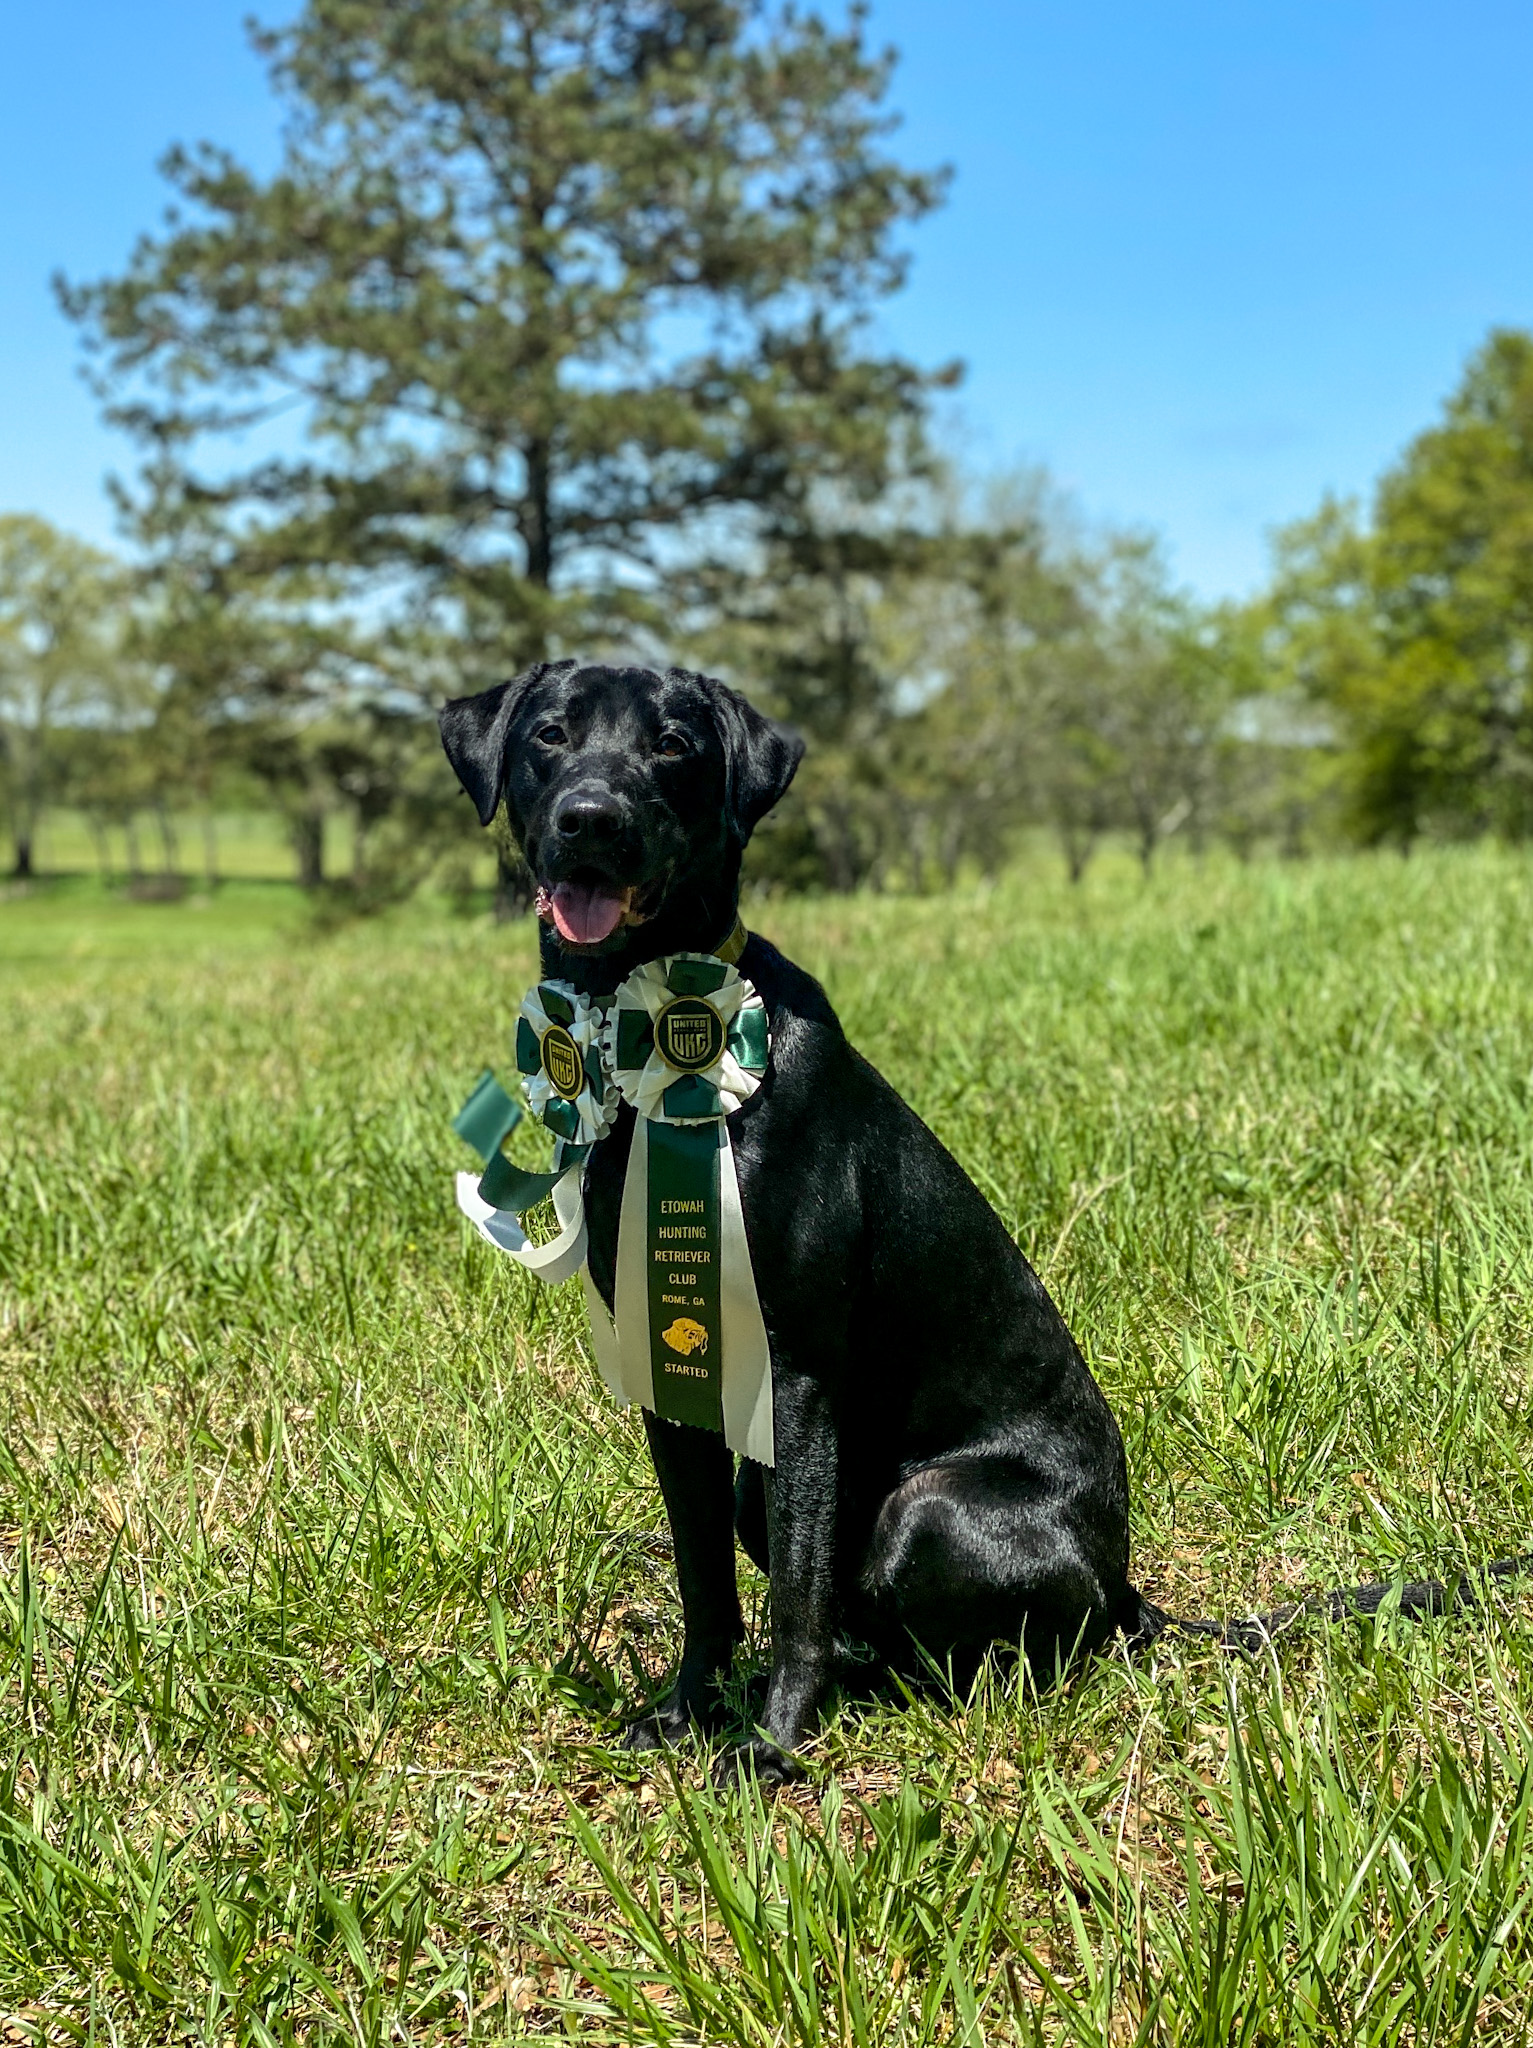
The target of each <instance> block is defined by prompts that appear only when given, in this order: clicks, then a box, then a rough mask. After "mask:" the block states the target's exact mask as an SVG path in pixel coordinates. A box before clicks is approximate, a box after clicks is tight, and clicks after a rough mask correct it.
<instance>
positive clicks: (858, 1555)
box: [441, 661, 1164, 1781]
mask: <svg viewBox="0 0 1533 2048" xmlns="http://www.w3.org/2000/svg"><path fill="white" fill-rule="evenodd" d="M441 728H442V740H443V744H444V746H445V747H446V750H447V755H448V759H449V760H450V761H451V763H452V765H453V767H454V769H455V770H456V771H457V774H458V777H459V779H460V781H461V782H462V784H463V786H464V788H465V789H466V790H467V791H468V793H469V795H470V796H471V797H472V798H473V800H474V803H475V805H476V807H477V809H478V812H479V818H480V822H481V823H482V824H486V825H487V824H489V823H490V821H491V820H492V819H493V817H494V816H495V813H496V810H497V808H498V806H499V804H500V802H501V800H502V798H504V799H505V802H506V807H507V812H508V815H509V819H510V824H511V827H512V830H513V832H514V833H515V835H516V838H517V840H518V842H519V844H520V845H521V847H522V849H523V851H524V854H525V857H526V860H527V863H528V865H529V867H530V868H531V870H532V873H533V875H534V877H535V879H536V881H537V884H538V910H539V914H540V916H541V918H542V919H543V930H542V935H541V938H542V956H543V971H544V973H545V974H546V975H547V976H549V977H550V978H554V977H557V978H561V979H564V980H567V981H570V982H573V983H574V984H575V986H576V987H578V988H581V989H583V990H585V991H586V992H587V993H589V994H590V995H592V996H594V997H606V996H609V995H611V994H612V993H613V991H614V990H615V989H616V988H617V987H618V985H619V984H620V983H621V982H622V981H623V980H624V979H625V977H626V976H627V975H628V974H629V973H630V972H631V971H632V970H633V968H634V967H636V966H637V965H639V964H640V963H641V962H642V961H645V960H651V959H654V958H656V957H658V956H660V955H662V954H668V953H674V952H681V951H690V952H711V951H713V950H714V949H715V948H717V947H718V946H719V945H721V944H722V943H723V942H724V941H725V939H726V937H727V936H728V934H729V933H730V931H731V930H732V928H733V926H734V923H735V917H736V905H737V901H738V897H739V886H740V857H741V852H742V849H743V848H744V846H745V843H746V841H747V840H748V839H749V838H750V835H751V832H752V830H753V828H754V827H755V826H756V825H757V824H758V823H759V821H760V820H761V819H762V818H763V817H764V816H765V814H766V813H767V812H768V811H769V810H770V809H771V808H772V806H773V805H774V804H775V803H776V802H777V801H778V799H779V798H780V797H781V796H782V795H783V793H784V791H785V790H786V789H787V787H788V784H789V783H790V782H791V781H792V779H793V773H794V770H795V769H796V768H797V766H798V763H799V759H800V756H801V754H802V752H803V744H802V742H801V741H800V740H799V739H798V738H797V737H796V736H795V735H794V734H792V733H790V732H788V731H787V730H785V729H784V728H783V727H782V726H780V725H777V724H775V723H774V722H773V721H772V720H771V719H769V718H765V717H763V716H762V715H761V714H760V713H759V712H758V711H756V710H755V709H754V708H753V707H752V706H751V705H750V704H749V703H748V702H747V701H746V700H745V699H744V698H743V697H741V696H739V695H737V694H736V692H735V691H733V690H731V689H728V688H726V687H725V685H724V684H722V683H719V682H716V681H714V680H712V679H711V678H709V677H707V676H702V675H695V674H692V673H690V672H688V671H684V670H680V669H668V670H666V671H665V672H664V673H657V672H656V671H654V670H652V669H645V668H612V667H600V666H582V665H580V664H578V663H576V662H574V661H561V662H552V663H542V664H539V665H538V666H537V667H534V668H531V669H529V670H528V671H527V672H526V674H525V675H521V676H518V677H517V678H516V679H515V680H514V681H512V682H509V683H502V684H500V685H498V686H497V687H496V688H494V689H492V690H487V691H485V692H484V694H483V695H481V696H477V697H466V698H461V699H459V700H458V701H457V702H455V703H451V704H449V705H448V706H447V707H446V709H445V710H444V711H443V712H442V714H441ZM739 964H740V971H741V973H742V974H744V975H745V976H746V977H747V978H748V979H749V980H750V981H752V982H753V983H754V984H755V986H756V988H757V989H758V991H759V992H760V994H761V996H762V999H763V1001H764V1002H765V1004H766V1007H767V1011H768V1015H769V1018H770V1024H771V1042H772V1052H771V1061H770V1065H769V1068H768V1071H767V1075H766V1078H765V1081H764V1082H763V1085H762V1087H761V1088H760V1090H759V1091H758V1093H757V1094H755V1095H754V1096H753V1097H752V1098H751V1099H750V1101H748V1102H747V1103H746V1104H745V1105H744V1106H743V1107H742V1108H740V1109H739V1110H737V1111H736V1112H735V1114H734V1116H733V1117H732V1118H731V1121H730V1134H731V1139H732V1142H733V1146H734V1152H735V1159H736V1164H737V1168H738V1172H739V1177H740V1188H741V1194H742V1199H743V1205H744V1211H745V1220H746V1226H747V1233H748V1238H749V1243H750V1251H751V1261H752V1265H753V1267H754V1269H755V1274H756V1281H757V1287H758V1291H759V1294H760V1298H761V1306H762V1313H763V1316H764V1319H765V1322H766V1328H767V1333H768V1337H769V1340H770V1344H771V1353H772V1391H773V1403H774V1418H775V1436H776V1460H777V1462H776V1470H775V1472H773V1473H771V1474H764V1473H763V1470H762V1468H761V1467H760V1466H759V1465H753V1464H750V1463H749V1462H747V1461H742V1466H741V1472H740V1477H739V1481H738V1484H737V1482H736V1476H735V1472H734V1469H733V1468H734V1460H733V1458H732V1456H731V1454H730V1452H729V1451H728V1449H727V1448H726V1446H725V1443H724V1439H723V1437H722V1436H719V1435H716V1434H714V1433H713V1432H711V1431H707V1430H702V1429H694V1428H689V1427H687V1426H685V1425H682V1424H677V1423H672V1422H665V1421H661V1420H659V1419H657V1418H656V1417H655V1416H653V1415H651V1414H649V1413H648V1412H646V1413H645V1416H644V1427H645V1429H646V1431H647V1432H648V1436H649V1444H650V1450H651V1452H652V1454H653V1456H654V1461H655V1470H656V1473H657V1474H658V1475H659V1480H660V1487H661V1491H662V1493H663V1495H664V1497H665V1506H666V1512H667V1514H668V1515H669V1517H670V1522H671V1529H672V1532H673V1535H674V1538H675V1548H676V1569H677V1576H678V1579H679V1581H680V1588H681V1600H682V1610H683V1614H684V1617H685V1627H686V1638H685V1649H684V1654H683V1656H682V1661H681V1669H680V1672H679V1674H678V1676H677V1679H676V1683H675V1684H674V1686H673V1687H672V1688H671V1690H670V1691H669V1692H668V1693H667V1694H666V1695H665V1697H664V1698H663V1699H662V1700H661V1701H660V1702H659V1704H658V1706H657V1707H656V1708H655V1709H654V1710H653V1711H652V1712H651V1713H649V1714H648V1715H646V1716H645V1717H644V1718H642V1719H639V1720H637V1721H635V1722H633V1723H632V1724H631V1726H630V1728H629V1732H628V1741H629V1742H630V1744H631V1745H632V1746H633V1747H635V1748H640V1749H643V1748H649V1747H652V1746H654V1745H657V1744H659V1743H662V1742H666V1741H669V1740H670V1739H672V1738H673V1737H675V1736H676V1735H678V1734H680V1733H681V1732H682V1731H683V1730H684V1729H686V1728H687V1727H688V1726H689V1725H692V1724H696V1725H698V1726H701V1727H702V1728H704V1729H707V1728H711V1727H713V1726H715V1725H716V1723H717V1718H718V1715H719V1682H720V1680H721V1678H722V1677H723V1676H724V1675H725V1674H726V1673H727V1672H728V1670H729V1667H730V1662H731V1658H732V1655H733V1652H734V1648H735V1645H736V1643H737V1642H738V1641H739V1639H740V1636H741V1632H742V1630H741V1618H740V1604H739V1597H738V1594H737V1591H736V1585H735V1557H734V1538H735V1534H736V1532H737V1530H738V1534H739V1536H740V1540H741V1543H742V1545H743V1547H744V1548H745V1550H746V1552H747V1554H748V1555H749V1556H750V1557H752V1558H753V1559H754V1560H755V1561H756V1563H757V1564H759V1565H760V1566H761V1568H762V1569H763V1570H764V1571H766V1572H767V1573H768V1575H769V1578H770V1582H771V1623H772V1668H771V1676H770V1679H769V1682H768V1688H767V1694H766V1702H765V1706H764V1709H763V1711H762V1716H761V1730H762V1732H760V1733H758V1734H757V1735H756V1736H754V1737H752V1738H751V1739H750V1740H749V1741H748V1742H745V1743H742V1744H740V1745H739V1746H738V1747H737V1748H735V1749H733V1750H731V1751H730V1752H728V1755H727V1757H726V1760H725V1765H724V1769H725V1770H726V1771H727V1770H738V1769H740V1768H742V1767H743V1768H745V1769H754V1770H755V1771H756V1772H757V1773H758V1774H759V1775H760V1776H761V1778H762V1779H763V1780H766V1781H775V1780H780V1779H783V1778H786V1777H789V1776H793V1775H797V1766H796V1765H795V1764H794V1763H793V1761H792V1752H793V1751H794V1750H795V1748H796V1747H797V1746H798V1745H799V1744H800V1743H801V1742H802V1741H803V1740H804V1738H805V1737H806V1735H808V1734H809V1733H810V1731H811V1730H812V1729H813V1727H814V1725H815V1720H816V1716H817V1714H818V1711H819V1708H820V1705H821V1702H822V1699H823V1697H824V1694H825V1691H826V1688H827V1685H828V1684H829V1682H830V1680H831V1677H832V1675H833V1670H834V1664H835V1655H836V1646H837V1639H838V1634H839V1635H842V1636H851V1637H853V1638H857V1639H860V1640H861V1641H863V1642H866V1643H869V1644H871V1645H873V1646H874V1647H875V1648H876V1649H878V1650H879V1651H880V1652H881V1653H882V1654H886V1655H888V1656H889V1657H891V1658H898V1657H899V1655H900V1654H901V1652H902V1651H904V1652H908V1651H909V1648H910V1645H911V1642H912V1640H914V1642H915V1643H918V1644H920V1645H922V1646H924V1648H925V1649H926V1650H927V1651H928V1652H930V1653H931V1654H933V1655H934V1656H936V1657H937V1658H938V1659H945V1658H949V1657H952V1658H955V1659H958V1660H968V1659H973V1658H976V1657H978V1656H979V1655H981V1654H982V1653H983V1651H984V1650H985V1648H986V1646H988V1645H989V1644H992V1643H995V1642H1004V1643H1013V1644H1015V1643H1018V1642H1020V1643H1021V1644H1022V1645H1023V1648H1024V1652H1025V1654H1026V1656H1027V1657H1028V1659H1029V1661H1030V1663H1031V1664H1032V1665H1033V1667H1034V1668H1035V1669H1036V1670H1037V1671H1038V1672H1039V1674H1040V1676H1052V1674H1053V1672H1054V1671H1055V1669H1056V1668H1057V1667H1058V1666H1059V1665H1060V1664H1063V1663H1066V1662H1068V1661H1069V1660H1070V1659H1071V1658H1073V1657H1075V1656H1076V1655H1078V1654H1080V1653H1081V1652H1084V1651H1089V1650H1093V1649H1096V1648H1098V1647H1099V1646H1100V1645H1101V1644H1102V1643H1103V1642H1105V1641H1106V1640H1107V1638H1108V1637H1109V1636H1110V1635H1111V1634H1112V1632H1113V1631H1114V1630H1122V1631H1123V1632H1124V1633H1125V1634H1128V1635H1130V1636H1145V1635H1150V1634H1153V1633H1154V1632H1155V1631H1156V1629H1157V1628H1158V1627H1159V1626H1160V1625H1161V1624H1162V1622H1163V1620H1164V1617H1162V1616H1161V1615H1160V1614H1159V1612H1158V1611H1157V1610H1156V1609H1155V1608H1153V1607H1151V1606H1150V1605H1149V1604H1148V1603H1147V1602H1145V1601H1144V1600H1143V1599H1142V1598H1141V1597H1140V1595H1139V1594H1138V1593H1137V1592H1136V1591H1135V1590H1134V1588H1133V1587H1132V1586H1131V1585H1130V1584H1129V1579H1128V1550H1129V1542H1128V1506H1129V1496H1128V1474H1127V1468H1126V1465H1125V1460H1124V1455H1123V1440H1122V1438H1121V1437H1120V1435H1119V1433H1118V1427H1117V1424H1116V1423H1115V1422H1114V1420H1113V1416H1112V1411H1111V1410H1110V1409H1109V1407H1108V1405H1107V1402H1106V1401H1105V1400H1104V1398H1103V1396H1102V1393H1101V1391H1100V1389H1099V1388H1098V1386H1097V1384H1096V1382H1095V1380H1094V1379H1093V1378H1092V1376H1091V1373H1090V1372H1089V1370H1088V1369H1087V1366H1086V1363H1085V1360H1084V1359H1083V1358H1082V1357H1081V1354H1080V1352H1079V1350H1078V1349H1077V1347H1076V1345H1075V1342H1074V1340H1073V1339H1072V1338H1071V1335H1070V1332H1069V1331H1068V1330H1067V1329H1066V1327H1065V1324H1064V1321H1063V1319H1062V1318H1061V1316H1060V1314H1059V1311H1058V1310H1057V1309H1056V1308H1055V1306H1054V1304H1053V1302H1052V1301H1051V1300H1050V1299H1049V1297H1048V1295H1047V1293H1046V1292H1045V1291H1044V1288H1043V1286H1042V1283H1041V1282H1040V1281H1039V1279H1038V1276H1037V1274H1036V1273H1034V1271H1033V1269H1032V1267H1031V1266H1030V1265H1029V1264H1028V1262H1027V1260H1026V1259H1025V1258H1023V1256H1022V1254H1021V1253H1020V1252H1019V1251H1018V1250H1017V1247H1016V1246H1015V1245H1014V1244H1013V1243H1012V1241H1011V1239H1010V1238H1009V1237H1008V1236H1007V1234H1006V1231H1005V1230H1004V1228H1003V1227H1002V1225H1001V1222H1000V1219H999V1217H997V1215H996V1214H995V1212H994V1210H993V1209H992V1208H991V1207H990V1205H989V1203H988V1202H987V1201H986V1200H985V1199H984V1197H983V1196H982V1195H981V1194H980V1193H979V1191H978V1189H977V1188H976V1187H975V1186H974V1184H973V1182H972V1181H971V1180H970V1179H969V1177H968V1176H967V1174H965V1173H964V1171H963V1169H962V1168H961V1167H960V1166H959V1165H958V1163H957V1161H956V1160H954V1159H953V1158H952V1156H951V1155H950V1154H949V1153H948V1152H946V1151H945V1150H944V1149H943V1147H942V1146H941V1145H940V1144H939V1143H938V1142H937V1140H936V1138H934V1137H933V1136H932V1134H931V1132H930V1131H929V1130H927V1128H926V1126H925V1125H924V1124H923V1123H922V1122H921V1120H920V1118H919V1117H917V1116H916V1115H915V1113H914V1112H913V1111H912V1110H910V1109H909V1108H908V1107H907V1106H906V1105H905V1103H904V1102H902V1101H901V1100H900V1098H899V1096H898V1095H896V1094H895V1092H894V1090H893V1089H892V1088H891V1087H890V1086H889V1084H888V1082H887V1081H885V1080H884V1079H883V1078H882V1076H881V1075H879V1074H878V1073H877V1072H875V1070H874V1069H873V1068H872V1067H870V1066H869V1065H868V1063H867V1061H866V1060H864V1059H862V1058H861V1057H860V1056H859V1055H858V1054H857V1053H856V1052H855V1051H854V1050H853V1049H852V1047H851V1046H850V1045H849V1044H848V1043H847V1041H846V1038H845V1035H844V1034H843V1032H842V1030H841V1026H840V1025H839V1023H838V1022H837V1021H836V1016H835V1012H834V1011H833V1010H832V1009H831V1007H830V1004H829V1003H828V1002H827V1001H826V999H825V994H824V991H823V990H822V989H821V988H820V987H819V985H818V983H817V982H815V981H813V980H811V979H810V977H809V976H808V975H807V974H805V973H803V972H802V971H801V970H800V969H799V968H797V967H795V966H794V965H793V963H792V962H791V961H789V960H785V959H784V958H783V956H782V955H781V954H780V953H779V952H777V951H776V950H775V948H774V947H772V946H770V945H768V944H767V942H766V941H765V940H764V939H762V938H759V937H756V936H752V937H751V939H750V941H749V944H748V945H747V947H746V949H745V952H744V954H743V956H742V957H741V959H740V963H739ZM632 1131H633V1112H632V1110H629V1109H624V1110H623V1112H622V1117H621V1120H620V1122H619V1123H618V1125H617V1128H616V1130H615V1131H614V1132H613V1134H612V1135H611V1136H610V1137H609V1138H608V1139H606V1140H605V1141H604V1142H603V1143H601V1144H600V1145H598V1146H597V1147H596V1149H595V1151H594V1152H593V1153H592V1155H591V1160H590V1163H589V1166H588V1168H587V1173H586V1189H585V1192H586V1213H587V1218H588V1223H589V1231H590V1252H589V1257H590V1269H591V1274H592V1278H593V1279H594V1281H595V1283H596V1286H597V1287H598V1289H599V1290H600V1292H601V1294H602V1297H603V1299H604V1300H605V1301H606V1302H607V1303H608V1304H609V1306H610V1304H611V1302H612V1298H613V1282H614V1276H615V1268H616V1260H617V1237H618V1212H619V1206H620V1202H621V1197H622V1190H623V1176H624V1171H625V1168H626V1166H627V1160H628V1149H629V1143H630V1139H631V1136H632Z"/></svg>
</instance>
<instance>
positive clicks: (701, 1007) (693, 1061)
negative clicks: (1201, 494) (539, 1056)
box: [556, 996, 724, 1085]
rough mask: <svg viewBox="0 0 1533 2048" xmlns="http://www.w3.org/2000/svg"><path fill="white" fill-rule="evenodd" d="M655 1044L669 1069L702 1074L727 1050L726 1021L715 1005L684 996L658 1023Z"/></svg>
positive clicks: (671, 1005)
mask: <svg viewBox="0 0 1533 2048" xmlns="http://www.w3.org/2000/svg"><path fill="white" fill-rule="evenodd" d="M655 1044H656V1046H657V1047H658V1048H659V1051H660V1057H661V1058H662V1059H663V1060H664V1061H665V1062H666V1064H667V1066H672V1067H675V1068H676V1070H677V1071H678V1073H682V1074H700V1073H702V1072H703V1071H704V1069H705V1068H708V1067H711V1066H713V1065H714V1063H715V1062H716V1061H717V1060H718V1058H719V1056H720V1054H721V1053H722V1052H723V1050H724V1022H723V1019H722V1018H721V1017H720V1016H719V1013H718V1011H717V1010H715V1009H714V1007H713V1005H712V1004H711V1003H703V1002H699V1001H698V999H697V997H696V996H681V997H680V998H678V1000H677V1001H676V1002H674V1003H668V1004H667V1005H666V1007H665V1008H664V1009H663V1010H662V1011H661V1012H660V1015H659V1016H658V1017H657V1018H656V1019H655ZM556 1085H557V1084H556Z"/></svg>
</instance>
